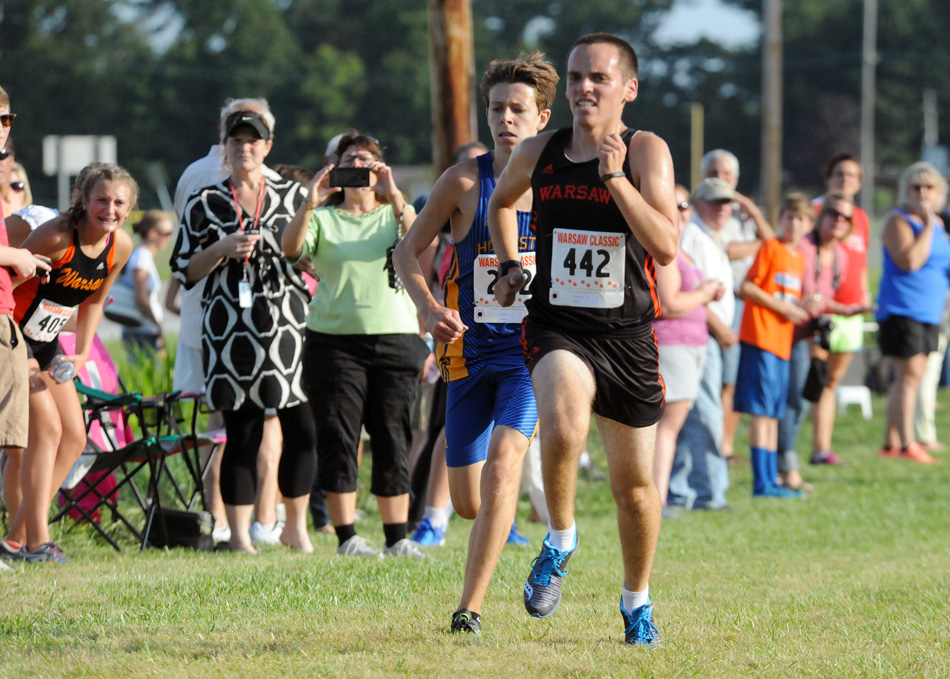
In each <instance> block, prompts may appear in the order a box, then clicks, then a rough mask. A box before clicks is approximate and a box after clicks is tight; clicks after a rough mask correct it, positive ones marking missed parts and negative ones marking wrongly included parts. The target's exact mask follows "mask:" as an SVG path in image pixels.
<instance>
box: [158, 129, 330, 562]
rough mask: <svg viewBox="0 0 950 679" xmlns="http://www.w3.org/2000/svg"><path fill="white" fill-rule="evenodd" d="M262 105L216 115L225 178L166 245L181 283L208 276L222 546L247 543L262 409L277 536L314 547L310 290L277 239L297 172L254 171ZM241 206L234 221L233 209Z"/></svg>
mask: <svg viewBox="0 0 950 679" xmlns="http://www.w3.org/2000/svg"><path fill="white" fill-rule="evenodd" d="M272 130H273V116H272V115H271V114H270V112H269V111H267V112H266V113H264V114H259V113H257V112H253V111H237V112H235V113H233V114H232V115H231V116H230V117H228V119H227V121H226V122H225V134H226V138H225V161H226V163H227V164H228V169H229V170H230V176H229V177H228V178H226V179H224V180H223V181H222V182H220V183H218V184H215V185H213V186H208V187H205V188H204V189H201V190H200V191H198V192H197V193H195V194H194V195H193V196H191V198H189V200H188V203H187V205H186V208H185V211H184V214H183V215H182V228H181V229H180V231H179V236H178V241H177V242H176V244H175V251H174V253H173V254H172V270H173V271H174V273H175V275H176V276H177V277H178V278H179V279H181V280H182V281H183V282H184V284H185V286H186V287H187V286H189V285H194V284H195V282H196V281H199V280H201V279H202V278H205V277H207V279H206V281H205V283H204V286H205V288H204V293H203V295H202V354H203V356H202V363H203V367H204V376H205V386H206V392H207V399H208V404H209V406H210V407H211V408H212V409H215V410H221V411H222V412H223V415H224V421H225V429H226V431H227V435H228V443H227V446H226V448H225V453H224V458H223V460H222V463H221V495H222V498H223V499H224V504H225V511H226V512H227V515H228V523H229V525H230V526H231V542H230V547H231V549H232V551H248V552H254V551H255V550H254V548H253V547H252V545H251V540H250V534H249V526H250V519H251V511H252V508H253V503H254V495H255V492H256V487H257V473H256V461H257V451H258V448H259V447H260V443H261V435H262V431H263V426H264V417H265V409H268V408H275V409H276V410H277V416H278V418H279V419H280V425H281V429H282V431H283V440H284V447H283V454H282V455H281V460H280V467H279V470H278V485H279V487H280V491H281V493H283V495H284V504H285V506H286V507H287V524H286V526H285V527H284V531H283V534H282V535H281V542H283V543H284V544H287V545H290V546H292V547H295V548H297V549H300V550H303V551H305V552H311V551H313V546H312V545H311V544H310V539H309V537H308V536H307V519H306V516H307V515H306V511H307V506H308V501H309V495H310V484H311V480H312V479H313V472H314V467H315V464H316V452H315V450H316V448H315V433H314V425H313V419H312V417H311V416H310V409H309V406H308V404H307V396H306V394H305V393H304V390H303V387H302V386H301V380H300V375H301V356H302V350H303V337H304V331H305V323H304V319H305V318H306V313H307V303H308V301H309V299H310V296H309V293H308V292H307V287H306V285H305V284H304V282H303V279H301V277H300V274H299V272H297V271H296V270H294V269H293V268H292V267H291V266H290V265H289V264H288V263H287V262H286V260H285V259H284V258H283V256H282V254H281V249H280V239H281V234H282V232H283V230H284V228H285V227H286V226H287V224H288V222H289V221H290V220H291V218H292V217H293V216H294V213H295V212H296V210H297V208H298V207H299V206H300V205H301V204H302V202H303V200H304V197H305V189H304V187H303V186H301V185H300V184H298V183H297V182H294V181H290V180H274V179H270V178H268V177H266V176H265V175H264V174H262V172H261V168H262V166H263V163H264V158H266V157H267V154H268V153H269V152H270V149H271V146H272V144H273V141H272V139H271V137H272V133H271V131H272ZM238 213H240V219H238V217H237V215H238Z"/></svg>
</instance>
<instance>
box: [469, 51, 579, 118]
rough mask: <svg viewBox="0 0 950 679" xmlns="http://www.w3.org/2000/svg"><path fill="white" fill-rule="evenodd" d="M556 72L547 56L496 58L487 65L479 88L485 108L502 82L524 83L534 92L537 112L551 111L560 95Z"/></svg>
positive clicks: (531, 55) (520, 55)
mask: <svg viewBox="0 0 950 679" xmlns="http://www.w3.org/2000/svg"><path fill="white" fill-rule="evenodd" d="M558 80H560V78H558V75H557V71H556V70H555V68H554V66H552V65H551V63H550V62H549V61H546V60H545V59H544V54H543V53H541V52H535V53H534V54H524V53H522V54H519V55H518V58H517V59H505V60H502V59H496V60H495V61H493V62H491V63H490V64H488V68H487V69H485V74H484V75H483V76H482V82H481V85H479V87H478V91H479V93H480V94H481V95H482V99H483V100H484V101H485V106H488V104H489V95H490V94H491V88H493V87H494V86H495V85H497V84H499V83H524V84H525V85H528V86H529V87H531V88H532V89H533V90H534V98H535V101H536V102H537V104H538V111H543V110H545V109H549V108H551V106H552V105H553V104H554V98H555V97H556V96H557V83H558Z"/></svg>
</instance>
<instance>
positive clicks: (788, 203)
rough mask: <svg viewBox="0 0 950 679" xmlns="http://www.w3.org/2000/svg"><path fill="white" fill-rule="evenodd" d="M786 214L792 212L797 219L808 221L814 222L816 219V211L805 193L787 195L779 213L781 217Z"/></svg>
mask: <svg viewBox="0 0 950 679" xmlns="http://www.w3.org/2000/svg"><path fill="white" fill-rule="evenodd" d="M786 212H791V213H792V214H793V215H795V216H797V217H805V218H806V219H808V221H814V219H815V210H814V208H812V206H811V203H810V202H809V200H808V197H807V196H806V195H805V194H804V193H797V192H795V193H789V194H786V195H785V199H784V200H782V206H781V207H780V208H779V211H778V214H779V217H781V216H782V215H783V214H785V213H786Z"/></svg>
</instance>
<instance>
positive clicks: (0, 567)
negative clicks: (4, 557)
mask: <svg viewBox="0 0 950 679" xmlns="http://www.w3.org/2000/svg"><path fill="white" fill-rule="evenodd" d="M12 572H13V569H12V568H10V567H9V566H8V565H7V564H5V563H4V562H3V561H0V573H12Z"/></svg>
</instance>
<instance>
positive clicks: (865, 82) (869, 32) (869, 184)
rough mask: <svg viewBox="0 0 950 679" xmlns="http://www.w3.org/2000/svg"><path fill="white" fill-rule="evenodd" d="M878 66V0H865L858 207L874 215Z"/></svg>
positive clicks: (872, 216)
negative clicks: (875, 113)
mask: <svg viewBox="0 0 950 679" xmlns="http://www.w3.org/2000/svg"><path fill="white" fill-rule="evenodd" d="M876 69H877V0H864V40H863V44H862V46H861V169H862V174H863V176H862V179H861V207H862V208H864V211H865V212H867V213H868V214H869V215H870V216H871V218H872V219H873V218H874V183H875V179H876V177H875V172H874V170H875V164H874V102H875V99H876V94H875V91H876V87H875V82H874V81H875V70H876Z"/></svg>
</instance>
